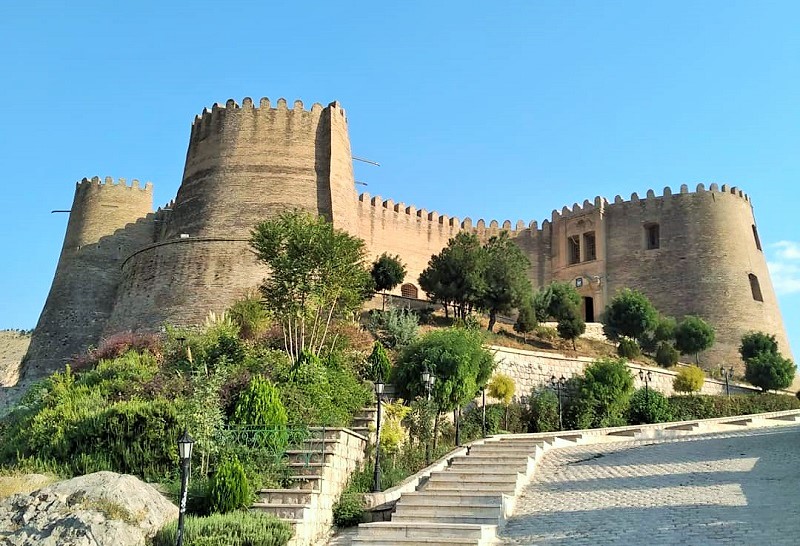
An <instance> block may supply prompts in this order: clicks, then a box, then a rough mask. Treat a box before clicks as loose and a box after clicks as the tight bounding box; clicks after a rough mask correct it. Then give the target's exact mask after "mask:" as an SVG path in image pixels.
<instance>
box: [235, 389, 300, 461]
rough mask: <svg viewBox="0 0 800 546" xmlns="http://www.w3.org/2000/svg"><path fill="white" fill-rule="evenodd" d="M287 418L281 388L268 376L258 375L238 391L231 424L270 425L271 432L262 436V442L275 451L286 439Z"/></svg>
mask: <svg viewBox="0 0 800 546" xmlns="http://www.w3.org/2000/svg"><path fill="white" fill-rule="evenodd" d="M287 420H288V417H287V415H286V408H284V406H283V403H282V402H281V398H280V392H279V391H278V389H277V388H276V387H275V386H274V385H273V384H272V383H270V381H269V380H268V379H265V378H264V377H262V376H260V375H257V376H255V377H254V378H253V379H252V380H251V381H250V385H249V386H248V387H247V389H245V390H244V391H242V393H241V394H240V395H239V399H238V400H237V402H236V407H235V409H234V410H233V416H232V417H231V424H233V425H239V426H242V427H251V428H265V429H269V430H270V432H271V433H270V434H267V435H262V436H261V437H262V438H263V443H262V445H263V447H266V448H268V449H270V450H271V451H273V452H275V453H280V452H283V450H284V448H285V447H286V443H287V442H288V436H287V434H286V423H287Z"/></svg>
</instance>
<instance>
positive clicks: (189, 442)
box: [177, 429, 194, 546]
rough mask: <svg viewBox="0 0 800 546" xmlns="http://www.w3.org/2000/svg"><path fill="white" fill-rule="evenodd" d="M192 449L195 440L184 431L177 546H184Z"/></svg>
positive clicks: (180, 448) (179, 450)
mask: <svg viewBox="0 0 800 546" xmlns="http://www.w3.org/2000/svg"><path fill="white" fill-rule="evenodd" d="M192 447H194V440H193V439H192V437H191V436H189V431H188V430H186V429H184V430H183V435H182V436H181V437H180V438H178V457H180V460H181V504H180V508H179V511H178V541H177V546H183V516H184V514H185V513H186V495H187V492H188V488H189V487H188V486H189V462H190V461H191V460H192Z"/></svg>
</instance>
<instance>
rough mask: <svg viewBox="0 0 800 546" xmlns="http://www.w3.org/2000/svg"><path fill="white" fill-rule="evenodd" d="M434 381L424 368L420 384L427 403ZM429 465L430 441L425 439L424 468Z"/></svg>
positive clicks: (433, 377)
mask: <svg viewBox="0 0 800 546" xmlns="http://www.w3.org/2000/svg"><path fill="white" fill-rule="evenodd" d="M434 381H436V376H434V375H433V374H432V373H431V372H429V371H428V368H427V367H426V368H425V370H424V371H423V372H422V384H423V386H424V387H425V400H427V401H428V402H430V401H431V390H432V389H433V383H434ZM429 464H431V440H430V438H428V437H427V435H426V437H425V466H427V465H429Z"/></svg>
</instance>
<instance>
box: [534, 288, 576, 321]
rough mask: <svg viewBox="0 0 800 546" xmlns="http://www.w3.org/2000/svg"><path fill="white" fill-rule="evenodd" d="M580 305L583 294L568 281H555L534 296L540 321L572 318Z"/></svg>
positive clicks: (537, 316) (535, 307)
mask: <svg viewBox="0 0 800 546" xmlns="http://www.w3.org/2000/svg"><path fill="white" fill-rule="evenodd" d="M580 305H581V295H580V294H579V293H578V291H577V290H575V287H574V286H572V284H570V283H568V282H558V281H554V282H552V283H550V285H548V286H547V287H546V288H544V289H542V290H539V291H537V292H536V293H535V294H534V296H533V306H534V309H535V310H536V319H537V320H538V321H539V322H544V321H546V320H548V319H553V320H556V321H559V320H561V319H562V318H571V317H572V315H573V312H574V313H577V309H578V307H580Z"/></svg>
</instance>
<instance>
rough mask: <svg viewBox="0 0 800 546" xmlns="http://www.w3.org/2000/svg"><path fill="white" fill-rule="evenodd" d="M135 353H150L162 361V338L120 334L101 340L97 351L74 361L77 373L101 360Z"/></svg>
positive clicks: (137, 334)
mask: <svg viewBox="0 0 800 546" xmlns="http://www.w3.org/2000/svg"><path fill="white" fill-rule="evenodd" d="M129 351H133V352H136V353H139V354H142V353H145V352H147V353H150V354H151V355H153V356H154V357H156V360H160V359H161V338H160V337H159V336H158V335H157V334H150V333H134V332H119V333H117V334H113V335H110V336H108V337H106V338H103V339H102V340H100V344H99V345H98V346H97V348H95V349H89V350H88V351H87V352H86V353H85V354H83V355H79V356H76V357H75V358H73V361H72V369H73V370H75V371H79V370H85V369H89V368H92V367H93V366H95V365H96V364H97V363H98V362H100V361H101V360H113V359H115V358H117V357H120V356H122V355H124V354H125V353H127V352H129Z"/></svg>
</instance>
